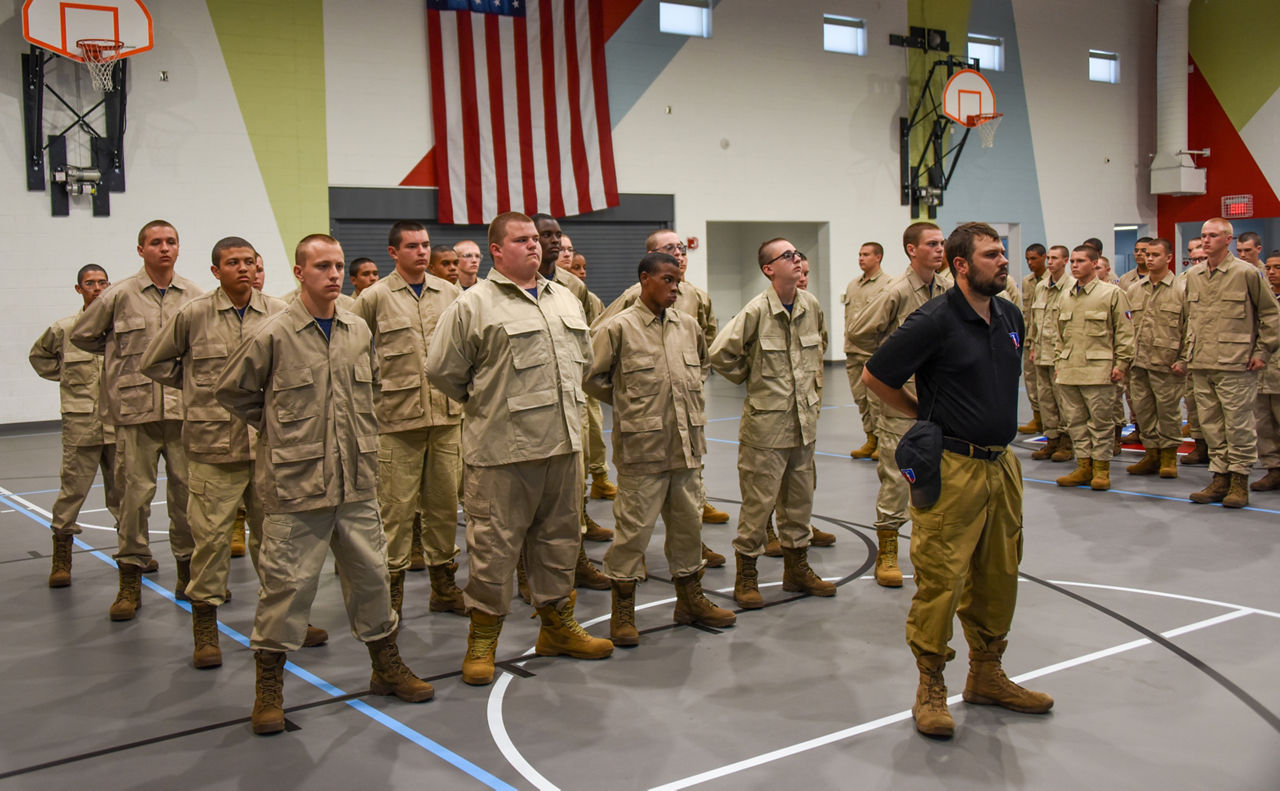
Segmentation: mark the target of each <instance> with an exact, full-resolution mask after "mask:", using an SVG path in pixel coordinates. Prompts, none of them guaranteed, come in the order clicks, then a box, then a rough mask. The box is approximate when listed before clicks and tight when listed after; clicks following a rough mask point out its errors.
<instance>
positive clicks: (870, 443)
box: [849, 434, 880, 459]
mask: <svg viewBox="0 0 1280 791" xmlns="http://www.w3.org/2000/svg"><path fill="white" fill-rule="evenodd" d="M879 446H880V440H879V439H878V438H877V437H876V435H875V434H868V435H867V441H866V442H864V443H862V447H861V448H858V449H857V450H851V451H849V455H850V456H851V457H852V458H855V459H869V458H871V454H872V453H875V452H876V448H878V447H879Z"/></svg>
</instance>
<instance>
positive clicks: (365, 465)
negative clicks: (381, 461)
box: [356, 434, 378, 489]
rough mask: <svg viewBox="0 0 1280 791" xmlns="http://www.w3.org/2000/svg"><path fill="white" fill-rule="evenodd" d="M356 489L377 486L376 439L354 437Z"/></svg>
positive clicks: (368, 435)
mask: <svg viewBox="0 0 1280 791" xmlns="http://www.w3.org/2000/svg"><path fill="white" fill-rule="evenodd" d="M356 447H357V448H358V449H359V451H360V453H359V456H358V457H357V458H356V488H357V489H373V488H375V487H376V486H377V485H378V437H377V436H376V435H370V434H362V435H360V436H358V437H356Z"/></svg>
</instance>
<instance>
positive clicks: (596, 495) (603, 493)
mask: <svg viewBox="0 0 1280 791" xmlns="http://www.w3.org/2000/svg"><path fill="white" fill-rule="evenodd" d="M617 496H618V487H617V486H614V485H613V481H611V480H609V473H608V472H593V473H591V499H593V500H612V499H613V498H615V497H617Z"/></svg>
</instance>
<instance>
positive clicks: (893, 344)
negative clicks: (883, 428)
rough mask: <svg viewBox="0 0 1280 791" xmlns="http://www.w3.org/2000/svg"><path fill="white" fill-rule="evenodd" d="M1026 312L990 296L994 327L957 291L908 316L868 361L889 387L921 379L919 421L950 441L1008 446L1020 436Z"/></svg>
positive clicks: (1003, 300) (868, 367) (877, 375)
mask: <svg viewBox="0 0 1280 791" xmlns="http://www.w3.org/2000/svg"><path fill="white" fill-rule="evenodd" d="M1023 329H1024V328H1023V323H1022V313H1021V312H1019V310H1018V309H1017V308H1016V307H1015V306H1014V305H1013V304H1012V303H1011V302H1009V301H1008V300H1005V299H1004V298H1002V297H993V298H992V299H991V323H990V324H987V322H986V321H985V320H984V319H983V318H982V317H981V316H979V315H978V314H977V313H976V312H974V310H973V307H972V306H971V305H970V304H969V302H968V300H966V299H965V298H964V293H963V292H962V291H961V290H960V289H959V287H954V288H952V289H950V290H949V291H947V293H946V294H944V295H943V296H941V297H938V298H936V299H933V300H930V301H929V302H926V303H925V304H924V305H922V306H920V307H919V308H918V309H917V310H916V311H915V312H914V313H912V314H911V315H910V316H908V317H907V320H906V321H904V322H903V323H902V326H901V327H899V328H898V330H897V332H895V333H893V334H892V335H890V336H889V338H888V339H887V340H886V341H885V342H884V344H883V345H881V346H880V348H879V350H877V351H876V353H875V354H874V355H872V356H871V359H870V360H868V361H867V370H868V371H870V372H871V374H872V375H873V376H875V377H876V378H877V379H879V380H880V381H882V382H884V383H885V384H887V385H889V386H890V387H902V385H903V384H904V383H905V382H906V381H907V380H908V379H910V378H911V376H912V375H914V376H915V377H916V393H917V395H918V396H919V399H920V410H919V417H920V418H922V419H929V420H932V421H933V422H935V423H937V424H939V425H940V426H942V433H943V434H944V435H945V436H948V437H956V438H958V439H962V440H965V441H967V442H971V443H973V444H974V445H1007V444H1009V442H1010V441H1012V440H1013V438H1014V437H1016V436H1017V433H1018V379H1019V377H1020V376H1021V375H1022V341H1023V334H1024V333H1023Z"/></svg>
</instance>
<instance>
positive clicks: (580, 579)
mask: <svg viewBox="0 0 1280 791" xmlns="http://www.w3.org/2000/svg"><path fill="white" fill-rule="evenodd" d="M573 587H575V588H588V589H590V590H593V591H607V590H609V578H608V577H606V576H605V575H604V574H601V573H600V569H598V568H596V564H594V563H592V562H591V558H589V557H587V550H585V549H583V548H581V547H579V548H578V567H577V568H576V569H574V570H573Z"/></svg>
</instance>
